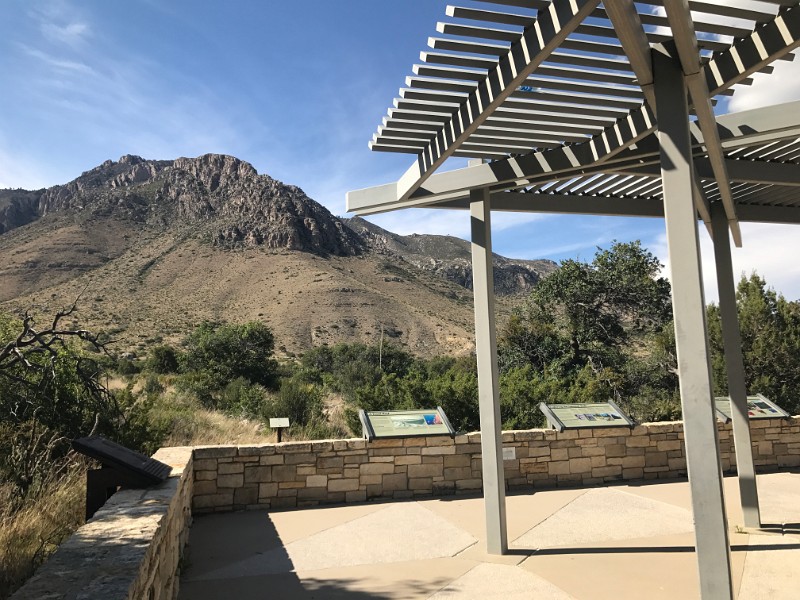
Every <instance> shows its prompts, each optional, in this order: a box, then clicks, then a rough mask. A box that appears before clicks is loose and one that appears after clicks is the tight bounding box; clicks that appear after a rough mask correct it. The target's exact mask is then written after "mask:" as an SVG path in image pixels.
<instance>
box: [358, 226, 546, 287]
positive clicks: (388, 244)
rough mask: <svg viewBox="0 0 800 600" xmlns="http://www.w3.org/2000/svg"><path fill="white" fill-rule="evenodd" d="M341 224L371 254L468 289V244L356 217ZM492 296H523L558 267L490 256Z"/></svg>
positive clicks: (540, 261) (469, 270) (534, 261)
mask: <svg viewBox="0 0 800 600" xmlns="http://www.w3.org/2000/svg"><path fill="white" fill-rule="evenodd" d="M343 221H344V223H345V224H346V225H347V226H348V227H350V228H351V229H353V231H355V232H356V233H358V235H359V236H360V237H361V238H362V239H363V240H364V243H365V244H366V246H367V247H368V248H369V249H370V250H371V251H373V252H377V253H380V254H385V255H387V256H390V257H392V259H393V260H402V261H405V262H407V263H411V264H412V265H414V266H415V267H416V268H418V269H422V270H423V271H428V272H430V273H433V274H435V275H437V276H439V277H442V278H444V279H447V280H449V281H452V282H454V283H457V284H458V285H461V286H463V287H465V288H467V289H472V257H471V249H470V244H469V242H467V241H465V240H462V239H461V238H457V237H453V236H443V235H420V234H412V235H407V236H404V235H398V234H396V233H392V232H390V231H386V230H385V229H382V228H381V227H378V226H377V225H375V224H373V223H370V222H369V221H365V220H364V219H361V218H359V217H355V218H353V219H344V220H343ZM493 263H494V287H495V293H497V294H501V295H506V296H508V295H515V294H527V293H530V291H531V290H532V289H533V288H534V286H536V284H537V283H538V282H539V280H540V279H541V278H542V277H545V276H546V275H548V274H550V273H552V272H553V271H554V270H555V269H556V268H558V266H557V265H556V263H555V262H553V261H551V260H514V259H508V258H505V257H503V256H500V255H499V254H495V255H494V256H493Z"/></svg>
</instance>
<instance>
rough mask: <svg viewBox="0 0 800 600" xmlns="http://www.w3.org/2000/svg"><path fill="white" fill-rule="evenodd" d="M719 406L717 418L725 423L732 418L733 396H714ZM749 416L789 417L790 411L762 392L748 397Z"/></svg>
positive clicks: (762, 417) (755, 417)
mask: <svg viewBox="0 0 800 600" xmlns="http://www.w3.org/2000/svg"><path fill="white" fill-rule="evenodd" d="M714 404H715V406H716V408H717V418H718V419H719V420H720V421H722V422H723V423H727V422H729V421H730V420H731V397H730V396H720V397H717V398H714ZM747 416H749V417H750V418H751V419H775V418H778V417H788V416H789V413H787V412H786V411H785V410H783V409H782V408H781V407H780V406H778V405H777V404H775V403H774V402H773V401H772V400H769V399H767V398H766V397H764V396H762V395H761V394H756V395H755V396H748V397H747Z"/></svg>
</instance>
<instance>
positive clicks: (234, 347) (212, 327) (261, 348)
mask: <svg viewBox="0 0 800 600" xmlns="http://www.w3.org/2000/svg"><path fill="white" fill-rule="evenodd" d="M184 345H185V346H186V353H185V354H184V355H183V357H182V361H181V363H182V364H181V370H182V371H183V372H185V373H190V372H194V373H199V374H201V375H203V376H204V377H205V378H206V379H207V381H208V384H209V385H212V386H213V387H214V388H215V389H221V388H223V387H224V386H225V385H227V384H228V383H230V382H231V381H233V380H234V379H236V378H238V377H243V378H245V379H247V380H248V381H250V382H252V383H258V384H261V385H264V386H266V387H274V386H275V385H276V383H277V378H278V364H277V362H276V361H275V360H274V359H273V358H272V352H273V350H274V346H275V339H274V337H273V335H272V331H271V330H270V329H269V328H268V327H267V326H266V325H264V324H263V323H261V322H260V321H251V322H249V323H244V324H242V325H220V324H215V323H210V322H204V323H202V324H201V325H199V326H198V327H197V328H196V329H195V330H194V331H193V332H192V333H191V334H189V336H188V337H187V338H186V340H185V342H184Z"/></svg>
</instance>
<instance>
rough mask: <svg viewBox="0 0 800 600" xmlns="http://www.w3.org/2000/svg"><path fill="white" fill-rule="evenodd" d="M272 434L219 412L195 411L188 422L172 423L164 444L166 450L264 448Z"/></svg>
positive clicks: (270, 431) (250, 423) (251, 422)
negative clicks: (206, 446)
mask: <svg viewBox="0 0 800 600" xmlns="http://www.w3.org/2000/svg"><path fill="white" fill-rule="evenodd" d="M274 441H275V434H274V433H273V432H272V430H271V429H268V428H265V427H264V425H262V424H261V423H257V422H255V421H249V420H247V419H239V418H235V417H229V416H228V415H225V414H223V413H221V412H216V411H212V410H205V409H202V408H200V409H196V410H195V412H194V414H193V415H192V417H191V419H190V420H183V421H179V422H175V427H174V428H173V430H172V431H171V432H170V434H169V435H168V436H167V438H166V439H165V441H164V445H165V446H199V445H204V444H231V445H239V444H266V443H269V442H274Z"/></svg>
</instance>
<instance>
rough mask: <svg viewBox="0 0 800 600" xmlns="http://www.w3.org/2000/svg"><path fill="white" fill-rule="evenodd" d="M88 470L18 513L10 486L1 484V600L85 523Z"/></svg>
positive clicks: (53, 487) (52, 487)
mask: <svg viewBox="0 0 800 600" xmlns="http://www.w3.org/2000/svg"><path fill="white" fill-rule="evenodd" d="M84 472H85V470H84V469H83V468H80V467H77V466H76V467H75V468H73V469H71V470H70V471H69V472H68V473H67V475H66V476H64V477H63V478H61V479H60V480H58V481H54V482H51V483H49V484H47V485H45V486H44V487H43V488H42V490H41V492H40V493H39V494H37V496H36V497H35V498H28V499H26V500H25V501H24V502H23V504H22V506H21V507H20V508H19V509H18V510H14V508H13V507H14V506H15V505H16V504H17V503H16V502H12V500H13V498H12V494H13V491H12V489H11V487H10V486H3V485H0V600H4V599H5V598H8V597H9V596H10V595H11V594H12V593H13V592H14V590H16V589H17V588H19V587H20V586H21V585H22V584H23V583H24V582H25V581H26V580H27V579H28V578H29V577H30V576H31V575H33V572H34V571H35V570H36V569H37V567H38V566H39V565H41V564H42V563H43V562H44V561H45V560H47V557H48V556H50V554H52V553H53V552H54V551H55V549H56V548H57V547H58V545H59V544H60V543H61V542H62V541H64V540H65V539H66V538H67V537H68V536H69V535H70V534H71V533H72V532H73V531H75V529H77V528H78V527H80V525H81V524H82V523H83V518H84V512H85V506H86V505H85V496H84V494H85V489H86V483H85V480H84Z"/></svg>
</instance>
